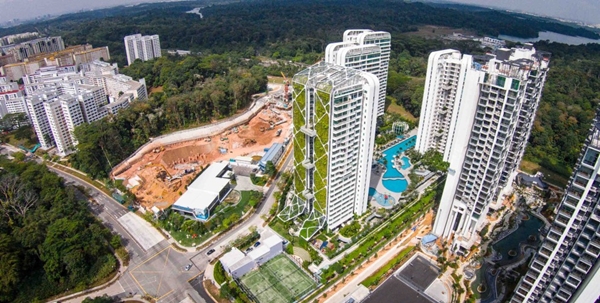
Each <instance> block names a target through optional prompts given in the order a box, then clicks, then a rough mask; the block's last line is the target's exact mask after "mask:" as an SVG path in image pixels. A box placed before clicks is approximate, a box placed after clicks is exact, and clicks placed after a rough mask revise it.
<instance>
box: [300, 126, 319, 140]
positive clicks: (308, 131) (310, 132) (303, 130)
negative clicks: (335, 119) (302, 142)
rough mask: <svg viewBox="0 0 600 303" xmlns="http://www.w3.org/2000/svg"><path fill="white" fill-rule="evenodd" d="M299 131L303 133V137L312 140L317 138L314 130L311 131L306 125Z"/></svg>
mask: <svg viewBox="0 0 600 303" xmlns="http://www.w3.org/2000/svg"><path fill="white" fill-rule="evenodd" d="M300 131H301V132H303V133H304V134H305V135H308V136H310V137H313V138H314V137H316V136H317V132H316V131H315V130H314V129H312V127H311V128H309V127H308V125H305V126H302V127H300Z"/></svg>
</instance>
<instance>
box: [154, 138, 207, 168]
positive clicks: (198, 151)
mask: <svg viewBox="0 0 600 303" xmlns="http://www.w3.org/2000/svg"><path fill="white" fill-rule="evenodd" d="M212 151H214V147H213V145H212V144H211V143H206V144H202V145H193V146H182V147H178V148H175V149H171V150H166V151H165V153H164V154H163V156H162V161H163V162H164V163H165V164H166V165H168V166H173V165H175V164H177V163H185V162H193V161H197V160H199V159H201V157H202V155H203V154H210V153H211V152H212Z"/></svg>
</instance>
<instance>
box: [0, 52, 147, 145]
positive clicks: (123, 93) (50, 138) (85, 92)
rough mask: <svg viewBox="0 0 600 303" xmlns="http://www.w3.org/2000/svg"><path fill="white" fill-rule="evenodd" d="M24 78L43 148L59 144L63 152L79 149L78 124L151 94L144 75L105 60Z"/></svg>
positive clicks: (51, 68)
mask: <svg viewBox="0 0 600 303" xmlns="http://www.w3.org/2000/svg"><path fill="white" fill-rule="evenodd" d="M23 82H24V83H25V85H24V86H25V92H26V94H27V96H26V98H25V101H24V102H25V104H26V105H25V106H26V107H27V111H28V113H29V116H30V118H31V121H32V123H33V126H34V129H35V131H36V134H37V137H38V138H39V140H40V144H41V145H42V148H44V149H48V148H51V147H53V146H56V147H57V150H58V153H59V154H61V155H66V154H69V153H71V152H73V151H75V146H76V145H77V142H76V140H75V137H74V136H73V131H74V129H75V127H76V126H77V125H80V124H83V123H92V122H94V121H97V120H100V119H102V118H104V117H106V116H107V115H108V114H116V113H117V112H118V111H119V110H120V109H123V108H127V107H129V103H130V102H131V101H133V100H134V99H140V100H144V99H147V96H148V93H147V91H146V83H145V81H144V79H141V80H140V81H133V79H131V77H128V76H125V75H121V74H119V73H118V67H117V66H116V65H111V64H109V63H106V62H102V61H93V62H91V63H87V64H82V65H81V70H80V71H77V68H76V66H63V67H58V66H48V67H44V68H41V69H39V70H37V71H36V72H35V73H32V74H30V75H26V76H24V77H23ZM0 96H1V95H0ZM109 102H110V103H109ZM15 103H16V102H15ZM1 110H2V108H0V111H1Z"/></svg>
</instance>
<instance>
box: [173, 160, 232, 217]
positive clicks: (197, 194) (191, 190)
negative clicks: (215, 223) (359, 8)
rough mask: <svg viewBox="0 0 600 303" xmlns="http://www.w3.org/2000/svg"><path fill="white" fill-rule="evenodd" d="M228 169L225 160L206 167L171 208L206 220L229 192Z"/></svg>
mask: <svg viewBox="0 0 600 303" xmlns="http://www.w3.org/2000/svg"><path fill="white" fill-rule="evenodd" d="M229 181H230V170H229V165H228V163H227V162H225V161H223V162H217V163H213V164H211V165H210V166H209V167H208V168H206V169H205V170H204V171H203V172H202V173H201V174H200V175H199V176H198V177H197V178H196V180H194V182H192V184H190V185H189V186H188V188H187V191H186V192H185V193H184V194H183V195H181V197H179V199H178V200H177V201H176V202H175V204H173V206H172V208H173V209H174V210H176V211H179V212H180V213H182V214H183V215H186V216H190V217H192V218H194V219H196V220H200V221H206V220H208V218H209V217H210V215H211V211H212V210H213V209H214V208H215V206H217V204H219V203H221V202H222V201H223V199H225V197H227V195H228V194H229V192H231V190H232V188H231V185H230V183H229Z"/></svg>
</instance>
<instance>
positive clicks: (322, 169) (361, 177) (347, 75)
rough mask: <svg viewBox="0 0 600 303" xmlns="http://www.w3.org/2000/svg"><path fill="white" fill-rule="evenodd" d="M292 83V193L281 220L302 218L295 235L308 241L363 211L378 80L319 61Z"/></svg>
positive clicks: (371, 155) (296, 77)
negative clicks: (319, 231) (304, 217)
mask: <svg viewBox="0 0 600 303" xmlns="http://www.w3.org/2000/svg"><path fill="white" fill-rule="evenodd" d="M292 85H293V88H294V92H293V97H294V102H293V111H294V112H293V144H294V168H295V171H294V190H293V193H292V194H290V195H289V196H288V202H287V205H286V207H285V209H284V210H283V211H282V213H281V214H280V218H282V219H283V220H291V219H294V218H296V217H298V216H299V215H300V214H302V213H305V214H307V215H308V216H307V219H306V220H305V221H304V222H303V223H302V228H301V230H300V236H301V237H303V238H305V239H309V238H311V237H312V236H313V235H314V234H315V233H316V232H317V231H318V230H319V229H321V228H323V227H324V226H325V225H326V226H327V227H328V228H329V229H330V230H331V229H335V228H337V227H339V226H340V225H341V224H342V223H344V222H346V221H348V220H350V219H351V218H352V217H353V215H354V214H355V213H356V214H359V215H360V214H362V213H364V212H365V211H366V209H367V203H368V200H367V198H368V189H369V182H370V175H371V174H370V168H371V164H372V161H373V158H372V157H373V145H374V139H375V127H376V120H377V101H378V97H379V80H378V78H377V77H376V76H375V75H374V74H371V73H367V72H361V71H358V70H355V69H352V68H348V67H343V66H339V65H334V64H330V63H327V62H320V63H318V64H316V65H313V66H311V67H309V68H308V69H305V70H303V71H301V72H299V73H298V74H296V75H295V76H294V78H293V80H292Z"/></svg>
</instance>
